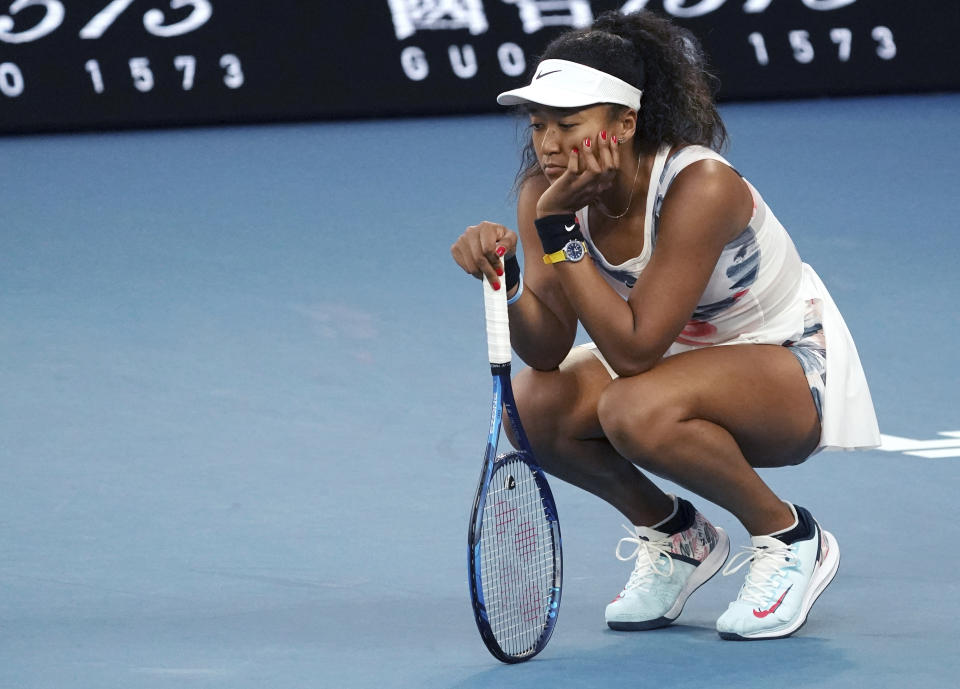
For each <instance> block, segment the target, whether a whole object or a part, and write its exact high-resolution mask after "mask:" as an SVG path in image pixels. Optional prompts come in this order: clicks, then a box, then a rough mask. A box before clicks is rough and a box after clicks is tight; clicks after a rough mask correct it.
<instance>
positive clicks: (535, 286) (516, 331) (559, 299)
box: [510, 176, 577, 371]
mask: <svg viewBox="0 0 960 689" xmlns="http://www.w3.org/2000/svg"><path fill="white" fill-rule="evenodd" d="M548 186H549V182H548V181H547V179H546V178H545V177H542V176H538V177H535V178H533V179H531V180H528V181H527V182H526V183H525V184H524V186H523V189H521V191H520V198H519V200H518V203H517V224H518V227H519V230H520V241H521V242H522V244H523V259H524V260H523V283H524V288H523V294H522V295H521V296H520V299H518V300H517V301H516V302H515V303H514V304H513V305H511V306H510V340H511V343H512V344H513V348H514V350H516V352H517V354H518V355H519V356H520V358H521V359H523V360H524V361H525V362H526V363H527V364H528V365H529V366H531V367H532V368H536V369H539V370H542V371H547V370H551V369H554V368H556V367H557V366H559V365H560V362H561V361H563V359H564V357H566V355H567V354H568V353H569V351H570V348H571V347H572V346H573V341H574V339H575V338H576V335H577V314H576V312H575V311H574V310H573V307H572V306H571V305H570V301H569V300H568V299H567V296H566V294H565V292H564V289H563V286H562V285H561V283H560V276H559V275H557V273H556V271H553V270H550V268H551V267H552V266H548V265H546V264H545V263H544V262H543V248H542V246H541V244H540V238H539V237H538V236H537V229H536V227H535V226H534V224H533V222H534V220H536V217H537V201H538V200H539V198H540V195H541V194H542V193H543V191H544V190H545V189H546V188H547V187H548Z"/></svg>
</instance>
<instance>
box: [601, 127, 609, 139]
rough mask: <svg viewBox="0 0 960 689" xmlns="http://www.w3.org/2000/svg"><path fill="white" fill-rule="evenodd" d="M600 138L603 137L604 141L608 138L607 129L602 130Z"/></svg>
mask: <svg viewBox="0 0 960 689" xmlns="http://www.w3.org/2000/svg"><path fill="white" fill-rule="evenodd" d="M600 138H601V139H603V140H604V141H606V140H607V130H605V129H604V130H603V131H601V132H600Z"/></svg>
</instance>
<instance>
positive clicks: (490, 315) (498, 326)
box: [482, 278, 511, 364]
mask: <svg viewBox="0 0 960 689" xmlns="http://www.w3.org/2000/svg"><path fill="white" fill-rule="evenodd" d="M482 282H483V307H484V310H485V311H486V315H487V352H488V353H489V355H490V363H491V364H509V363H510V358H511V357H510V321H509V319H508V318H507V289H506V285H505V284H504V282H503V280H500V289H498V290H495V289H493V287H491V286H490V283H489V282H487V279H486V278H483V280H482Z"/></svg>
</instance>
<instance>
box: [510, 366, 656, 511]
mask: <svg viewBox="0 0 960 689" xmlns="http://www.w3.org/2000/svg"><path fill="white" fill-rule="evenodd" d="M611 380H612V379H611V378H610V375H609V374H608V373H607V370H606V369H605V368H604V367H603V364H601V363H600V362H599V361H598V360H597V358H596V357H595V356H593V355H592V354H591V353H590V352H587V351H584V350H582V349H574V350H573V352H572V353H571V354H570V356H568V357H567V359H566V360H565V361H564V362H563V364H562V365H561V366H560V369H559V370H556V371H546V372H543V371H535V370H533V369H524V370H523V371H521V372H520V373H519V374H518V375H517V377H516V379H515V380H514V384H513V387H514V394H515V396H516V398H517V409H518V410H519V412H520V418H521V420H522V421H523V427H524V429H525V430H526V432H527V437H528V439H529V440H530V444H531V445H532V446H533V449H534V452H535V453H536V455H537V461H538V462H539V463H540V464H541V466H543V468H544V469H545V470H546V471H547V472H548V473H550V474H552V475H553V476H556V477H557V478H560V479H562V480H564V481H567V482H568V483H572V484H573V485H575V486H578V487H580V488H583V489H584V490H586V491H589V492H591V493H593V494H594V495H596V496H597V497H599V498H601V499H603V500H605V501H606V502H608V503H610V504H611V505H612V506H613V507H615V508H616V509H618V510H619V511H620V512H621V513H622V514H623V515H624V516H626V517H627V519H629V520H630V522H631V523H632V524H656V523H657V522H660V521H662V520H663V519H665V518H666V517H668V516H669V515H670V511H671V510H672V509H673V505H672V502H671V500H670V498H669V497H668V496H667V495H666V494H665V493H664V492H663V491H662V490H660V489H659V488H658V487H657V486H656V485H655V484H654V483H653V482H652V481H650V479H648V478H647V477H646V476H644V474H643V472H641V471H640V470H639V469H638V468H637V467H636V466H635V465H634V464H633V463H631V462H629V461H628V460H626V459H624V458H623V457H622V456H621V455H620V454H618V453H617V451H616V450H615V449H614V448H613V446H612V445H611V444H610V442H609V441H608V440H607V439H606V438H605V437H604V436H603V429H602V428H601V427H600V421H599V419H598V418H597V405H598V404H599V400H600V396H601V395H602V393H603V391H604V389H606V387H607V386H608V385H610V383H611ZM506 427H507V432H508V434H509V435H511V437H512V429H511V428H510V427H509V423H508V424H507V426H506Z"/></svg>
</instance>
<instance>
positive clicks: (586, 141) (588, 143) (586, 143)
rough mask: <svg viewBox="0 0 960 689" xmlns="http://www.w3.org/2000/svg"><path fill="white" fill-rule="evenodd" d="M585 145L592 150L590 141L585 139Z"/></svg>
mask: <svg viewBox="0 0 960 689" xmlns="http://www.w3.org/2000/svg"><path fill="white" fill-rule="evenodd" d="M583 145H584V146H586V147H587V148H590V139H584V140H583Z"/></svg>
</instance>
